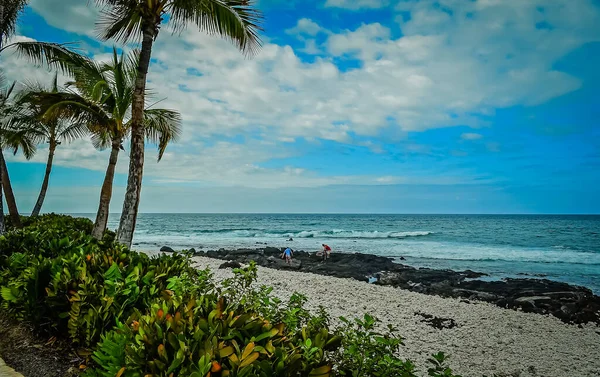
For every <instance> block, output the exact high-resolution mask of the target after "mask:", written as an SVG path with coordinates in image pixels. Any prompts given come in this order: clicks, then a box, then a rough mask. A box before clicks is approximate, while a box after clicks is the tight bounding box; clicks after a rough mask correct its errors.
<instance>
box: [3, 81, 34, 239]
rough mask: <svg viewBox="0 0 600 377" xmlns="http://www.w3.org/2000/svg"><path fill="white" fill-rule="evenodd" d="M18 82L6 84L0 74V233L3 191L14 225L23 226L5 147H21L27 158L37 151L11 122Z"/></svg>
mask: <svg viewBox="0 0 600 377" xmlns="http://www.w3.org/2000/svg"><path fill="white" fill-rule="evenodd" d="M15 85H16V83H14V82H13V83H12V84H11V85H7V84H6V80H5V79H4V77H3V76H2V75H1V74H0V222H1V224H0V234H1V233H3V232H4V229H5V226H4V208H3V207H4V204H3V203H2V191H4V192H5V193H6V203H7V206H8V210H9V213H10V218H11V222H12V225H13V226H14V227H21V218H20V216H19V211H18V209H17V203H16V201H15V197H14V195H13V191H12V187H11V184H10V177H9V175H8V168H7V166H6V161H5V160H4V149H5V148H10V149H12V150H13V153H15V154H16V153H17V150H18V149H19V148H21V150H22V151H23V154H24V155H25V157H26V158H27V159H29V158H31V157H32V156H33V154H34V153H35V144H34V143H33V142H32V141H31V140H30V139H29V138H28V137H27V136H28V135H27V134H26V133H24V132H21V131H17V130H15V129H14V128H13V127H12V126H11V124H12V119H13V118H14V117H15V115H16V114H18V112H19V111H18V110H17V109H18V107H17V105H15V103H14V102H13V101H12V99H13V97H14V96H13V91H14V89H15Z"/></svg>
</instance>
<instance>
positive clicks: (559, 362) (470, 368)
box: [194, 257, 600, 377]
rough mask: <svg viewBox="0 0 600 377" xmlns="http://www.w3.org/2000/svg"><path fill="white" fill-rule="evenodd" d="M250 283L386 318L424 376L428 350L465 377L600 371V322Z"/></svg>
mask: <svg viewBox="0 0 600 377" xmlns="http://www.w3.org/2000/svg"><path fill="white" fill-rule="evenodd" d="M194 260H195V262H196V265H197V267H198V268H206V267H209V268H210V269H211V270H212V271H213V273H214V275H215V278H216V279H217V280H221V279H223V278H226V277H229V276H231V275H232V273H231V270H230V269H226V270H219V269H218V266H219V265H220V264H221V263H223V261H222V260H216V259H210V258H205V257H195V258H194ZM258 271H259V272H258V282H257V284H265V285H268V286H272V287H274V291H273V293H274V295H276V296H278V297H280V298H284V299H287V298H288V297H289V296H290V295H291V294H292V293H293V292H294V291H297V292H299V293H302V294H304V295H306V296H307V297H308V303H307V307H308V308H309V309H316V308H318V306H319V305H323V306H324V307H325V308H326V309H327V311H328V312H329V313H330V314H331V317H332V318H338V317H339V316H345V317H349V318H350V317H358V316H362V315H363V314H364V313H365V312H368V313H370V314H372V315H374V316H376V317H378V318H379V319H380V320H381V321H382V322H383V323H384V324H388V323H389V324H392V325H393V326H394V327H396V328H398V329H399V332H400V334H401V335H402V336H403V337H404V338H405V347H404V348H403V350H402V352H403V356H405V357H407V358H410V359H412V360H413V361H415V362H417V363H418V364H417V365H418V366H420V369H421V371H422V374H423V375H426V374H427V373H426V362H425V360H426V359H427V357H428V356H429V353H430V352H432V351H443V352H445V353H447V354H449V355H451V359H450V366H451V367H452V368H453V369H454V372H455V373H460V374H462V375H463V376H464V377H467V376H474V377H480V376H489V377H491V376H493V375H497V376H515V377H516V376H519V377H527V376H536V377H540V376H544V377H585V376H590V377H597V376H600V328H599V327H597V326H595V325H586V326H583V327H582V328H580V327H578V326H575V325H568V324H564V323H562V322H561V321H560V320H558V319H557V318H554V317H550V316H542V315H538V314H532V313H523V312H517V311H514V310H508V309H502V308H499V307H496V306H493V305H491V304H487V303H480V302H471V303H466V302H461V301H460V300H458V299H450V298H441V297H437V296H428V295H424V294H420V293H414V292H410V291H406V290H402V289H397V288H393V287H387V286H376V285H372V284H368V283H364V282H359V281H356V280H353V279H340V278H334V277H328V276H321V275H314V274H308V273H302V272H294V271H282V270H274V269H268V268H263V267H258ZM415 312H422V313H426V314H431V315H434V316H438V317H445V318H452V319H454V320H455V321H456V323H457V326H456V327H454V328H451V329H442V330H438V329H435V328H433V327H431V326H430V325H428V324H426V323H423V322H421V320H422V317H421V316H416V315H415Z"/></svg>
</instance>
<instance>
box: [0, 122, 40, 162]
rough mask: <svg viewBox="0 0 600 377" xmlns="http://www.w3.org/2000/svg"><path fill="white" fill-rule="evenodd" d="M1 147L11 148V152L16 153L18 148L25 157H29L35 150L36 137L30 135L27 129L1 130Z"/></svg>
mask: <svg viewBox="0 0 600 377" xmlns="http://www.w3.org/2000/svg"><path fill="white" fill-rule="evenodd" d="M1 136H2V137H1V145H0V146H1V147H2V148H3V149H4V148H8V149H10V150H12V152H13V154H17V152H18V151H19V149H20V150H21V152H22V153H23V155H24V156H25V158H26V159H28V160H29V159H31V158H32V157H33V156H34V155H35V152H36V151H37V148H36V145H37V144H38V143H37V142H36V139H34V138H32V137H31V133H29V132H28V130H11V129H9V130H3V131H2V135H1Z"/></svg>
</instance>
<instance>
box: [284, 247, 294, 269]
mask: <svg viewBox="0 0 600 377" xmlns="http://www.w3.org/2000/svg"><path fill="white" fill-rule="evenodd" d="M292 255H294V250H292V249H290V248H289V247H288V248H287V249H285V250H284V252H283V254H281V259H283V258H285V261H286V263H287V264H289V265H291V264H292Z"/></svg>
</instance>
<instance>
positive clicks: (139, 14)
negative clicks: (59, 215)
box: [95, 0, 262, 246]
mask: <svg viewBox="0 0 600 377" xmlns="http://www.w3.org/2000/svg"><path fill="white" fill-rule="evenodd" d="M95 1H96V3H97V4H98V5H100V6H102V7H103V9H102V14H103V17H102V19H101V21H100V22H99V26H100V28H101V29H102V32H101V37H102V38H103V39H105V40H108V39H112V38H114V39H116V40H118V41H121V42H128V41H132V40H137V41H139V40H140V39H141V42H142V46H141V52H140V58H139V62H138V64H137V76H136V82H135V88H134V92H133V106H132V110H131V112H132V115H131V152H130V160H129V177H128V180H127V191H126V193H125V201H124V202H123V211H122V212H121V220H120V223H119V230H118V241H119V242H120V243H122V244H125V245H127V246H131V241H132V239H133V232H134V230H135V225H136V220H137V214H138V207H139V203H140V192H141V189H142V175H143V170H144V139H145V131H144V127H145V126H144V104H145V97H144V95H145V92H146V75H147V73H148V67H149V65H150V58H151V55H152V46H153V44H154V41H155V40H156V38H157V37H158V34H159V31H160V27H161V25H162V24H163V22H165V23H169V24H170V25H171V26H172V27H173V30H175V31H181V30H183V29H184V28H185V27H186V26H187V24H189V23H193V24H195V25H196V26H197V27H198V28H199V29H200V30H201V31H204V32H207V33H209V34H212V35H219V36H222V37H224V38H226V39H228V40H230V41H232V42H233V43H234V44H235V45H236V46H237V47H238V48H239V49H240V50H242V51H243V52H245V53H247V54H253V53H254V52H256V51H257V50H258V48H259V47H260V39H259V36H258V32H259V31H260V25H259V23H260V21H261V18H262V16H261V13H260V12H259V11H258V10H256V9H254V8H253V6H252V5H253V4H252V0H95Z"/></svg>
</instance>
